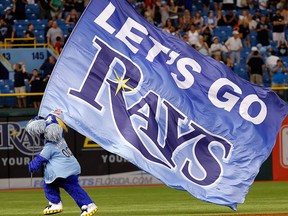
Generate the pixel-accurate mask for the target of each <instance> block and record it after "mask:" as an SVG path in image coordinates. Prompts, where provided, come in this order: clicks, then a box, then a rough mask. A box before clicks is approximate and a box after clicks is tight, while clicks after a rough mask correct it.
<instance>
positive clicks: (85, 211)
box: [80, 203, 98, 216]
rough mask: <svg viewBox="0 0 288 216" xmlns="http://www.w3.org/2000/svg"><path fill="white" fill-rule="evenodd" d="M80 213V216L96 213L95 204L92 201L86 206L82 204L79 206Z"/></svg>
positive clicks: (89, 215)
mask: <svg viewBox="0 0 288 216" xmlns="http://www.w3.org/2000/svg"><path fill="white" fill-rule="evenodd" d="M81 210H82V213H81V215H80V216H91V215H93V214H95V213H96V211H97V210H98V208H97V206H96V205H95V204H94V203H90V204H89V205H88V206H87V205H83V206H82V207H81Z"/></svg>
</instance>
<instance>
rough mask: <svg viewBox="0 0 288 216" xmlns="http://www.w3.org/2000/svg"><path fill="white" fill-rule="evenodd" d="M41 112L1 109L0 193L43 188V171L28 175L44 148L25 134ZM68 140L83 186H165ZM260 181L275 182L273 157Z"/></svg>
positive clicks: (88, 144)
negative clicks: (28, 125)
mask: <svg viewBox="0 0 288 216" xmlns="http://www.w3.org/2000/svg"><path fill="white" fill-rule="evenodd" d="M37 112H38V110H36V109H0V170H1V172H0V189H9V188H29V187H33V188H39V187H42V185H43V179H42V176H43V170H42V171H40V172H38V173H36V174H35V175H33V178H31V174H30V173H29V172H28V164H29V162H30V161H31V159H32V157H33V155H35V154H37V153H39V152H40V151H41V149H42V147H43V142H42V141H41V140H40V139H34V140H33V138H32V137H31V136H29V134H28V133H27V132H26V131H25V126H26V124H27V122H28V121H29V120H30V119H31V118H33V117H34V116H35V115H37ZM287 125H288V119H287ZM287 128H288V126H287ZM287 136H288V135H287ZM65 139H66V141H67V143H68V145H69V147H70V149H71V151H72V152H73V154H74V155H75V157H76V158H77V159H78V161H79V163H80V164H81V167H82V174H81V178H80V184H81V185H82V186H114V185H151V184H161V182H160V181H159V180H158V179H156V178H154V177H153V176H151V175H149V174H147V173H145V172H144V171H141V170H139V168H138V167H136V166H134V165H133V164H131V163H130V162H129V161H127V160H125V159H123V158H121V157H120V156H118V155H115V154H112V153H110V152H108V151H106V150H104V149H103V148H101V147H100V146H99V145H98V144H96V143H94V142H93V141H91V140H90V139H88V138H86V137H84V136H82V135H81V134H79V133H77V132H76V131H74V130H72V129H70V130H69V132H68V133H67V134H66V135H65ZM273 162H274V163H276V162H275V161H273ZM273 168H275V166H273ZM287 173H288V172H287ZM256 180H272V157H271V156H270V157H269V158H268V159H267V161H266V162H265V163H264V164H263V165H262V167H261V169H260V172H259V174H258V176H257V178H256ZM286 180H288V175H287V178H286Z"/></svg>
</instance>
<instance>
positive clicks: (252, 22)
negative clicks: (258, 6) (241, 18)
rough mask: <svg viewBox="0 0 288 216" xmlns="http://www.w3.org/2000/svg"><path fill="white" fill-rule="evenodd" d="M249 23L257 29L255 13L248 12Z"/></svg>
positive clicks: (251, 28) (253, 28) (252, 28)
mask: <svg viewBox="0 0 288 216" xmlns="http://www.w3.org/2000/svg"><path fill="white" fill-rule="evenodd" d="M248 24H249V29H250V31H251V30H255V29H256V26H257V24H258V23H257V22H256V21H255V20H254V19H253V15H252V14H250V13H249V14H248Z"/></svg>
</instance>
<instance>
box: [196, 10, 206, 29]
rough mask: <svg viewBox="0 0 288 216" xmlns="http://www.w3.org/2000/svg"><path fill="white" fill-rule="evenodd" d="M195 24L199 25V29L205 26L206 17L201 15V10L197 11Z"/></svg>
mask: <svg viewBox="0 0 288 216" xmlns="http://www.w3.org/2000/svg"><path fill="white" fill-rule="evenodd" d="M194 24H195V25H196V26H197V28H198V29H201V28H202V27H203V25H204V19H203V17H202V16H201V11H196V12H195V17H194Z"/></svg>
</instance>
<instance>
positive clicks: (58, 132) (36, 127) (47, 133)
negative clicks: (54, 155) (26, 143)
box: [26, 109, 68, 142]
mask: <svg viewBox="0 0 288 216" xmlns="http://www.w3.org/2000/svg"><path fill="white" fill-rule="evenodd" d="M63 118H64V117H63V114H62V111H61V110H60V109H57V110H55V111H52V112H50V113H49V114H48V115H47V116H46V117H45V118H44V119H43V118H40V117H38V116H36V117H35V118H34V119H32V120H30V121H29V122H28V124H27V126H26V131H27V132H28V133H29V134H30V135H31V136H41V135H44V138H45V139H46V140H47V141H50V142H59V141H60V140H61V139H62V137H63V132H67V131H68V129H67V127H66V125H65V124H64V122H63V121H62V120H63ZM61 119H62V120H61Z"/></svg>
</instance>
